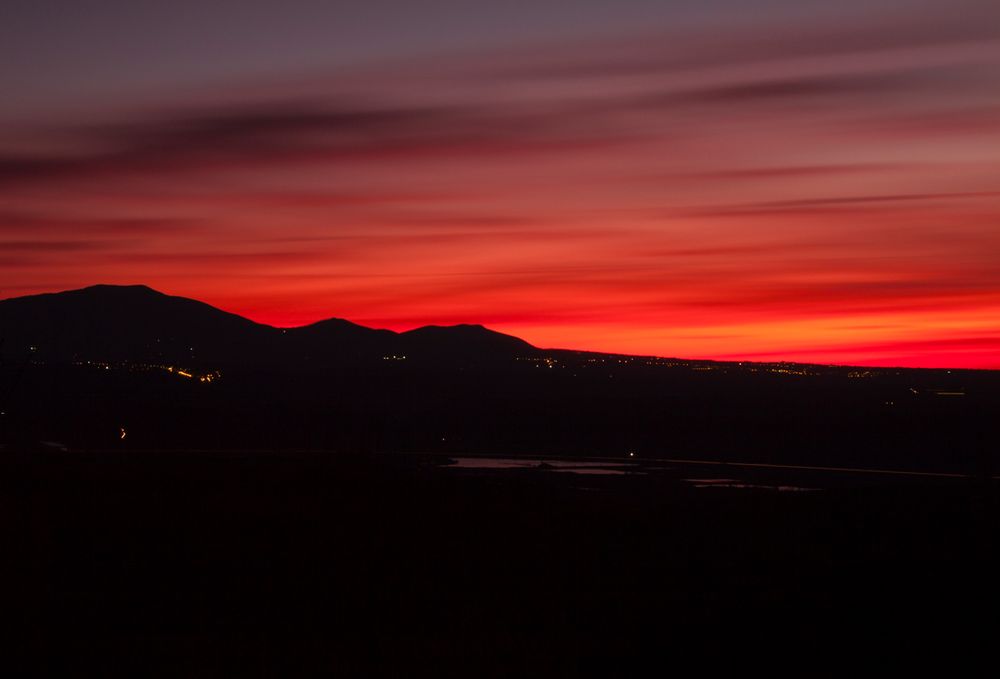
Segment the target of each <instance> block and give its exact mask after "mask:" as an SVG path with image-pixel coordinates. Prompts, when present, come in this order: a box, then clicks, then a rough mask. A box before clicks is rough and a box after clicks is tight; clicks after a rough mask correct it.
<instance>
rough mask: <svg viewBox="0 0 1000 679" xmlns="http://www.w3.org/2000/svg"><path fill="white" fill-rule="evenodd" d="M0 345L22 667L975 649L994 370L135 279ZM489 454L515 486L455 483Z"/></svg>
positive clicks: (802, 661) (537, 666) (981, 604)
mask: <svg viewBox="0 0 1000 679" xmlns="http://www.w3.org/2000/svg"><path fill="white" fill-rule="evenodd" d="M0 339H2V341H3V344H2V346H0V358H2V366H0V412H2V413H3V414H2V415H0V444H3V448H2V450H0V553H2V556H0V568H2V571H0V582H2V583H3V585H2V588H0V610H3V611H4V614H3V618H4V621H5V622H6V623H8V627H9V628H10V631H9V632H7V633H6V634H5V636H4V637H3V638H4V640H5V641H6V642H8V644H9V646H10V647H11V650H12V652H11V653H10V654H8V655H7V656H6V663H7V665H8V666H11V667H12V670H13V671H12V672H11V673H10V676H25V675H28V674H47V675H50V676H51V675H56V676H66V675H69V674H73V675H78V674H90V673H92V672H93V671H94V670H96V671H97V673H99V674H103V675H120V676H192V677H194V676H197V677H216V676H217V677H229V676H251V677H252V676H289V675H292V674H300V673H307V674H340V675H346V676H373V675H381V674H389V675H395V676H422V675H430V676H443V675H457V676H520V675H528V676H537V675H549V676H552V675H555V676H562V675H572V674H583V673H586V672H595V671H596V672H598V673H600V674H605V675H614V676H631V675H633V674H636V673H638V671H639V670H640V669H645V671H647V672H650V673H655V674H657V675H661V674H667V673H672V672H680V673H682V674H691V673H692V672H695V671H696V672H698V673H699V674H708V675H710V676H714V675H718V674H723V673H728V671H729V670H731V669H732V668H734V667H735V668H736V669H738V670H739V669H744V668H748V667H754V668H758V669H759V668H764V669H765V670H766V671H768V672H769V673H783V674H795V675H803V674H804V675H825V676H842V675H843V674H845V673H848V672H849V673H852V674H862V675H872V674H885V673H887V672H893V671H896V670H899V669H900V667H901V665H906V666H909V667H910V668H917V669H922V670H924V671H930V670H931V669H932V668H934V662H933V661H934V660H938V661H942V660H943V661H944V662H945V663H946V664H945V665H944V666H943V667H945V668H946V669H947V671H948V672H949V673H950V674H966V673H967V672H963V671H962V669H961V668H962V666H963V664H964V663H967V662H968V663H973V662H975V661H976V660H977V659H980V658H983V657H987V658H988V654H990V653H991V652H992V648H993V646H992V644H993V639H992V637H993V624H992V622H991V621H992V620H993V619H995V611H996V604H997V597H996V591H997V590H996V572H997V571H996V568H997V565H998V564H997V559H996V535H997V525H998V524H997V518H998V513H1000V509H998V504H997V492H996V491H997V487H996V486H997V480H996V479H995V478H994V474H995V471H994V469H995V462H996V456H997V443H998V440H1000V437H998V432H997V427H998V424H997V422H998V418H997V416H996V413H997V412H1000V374H998V373H996V372H991V371H958V370H953V371H946V370H907V369H868V368H850V367H843V368H838V367H825V366H810V365H798V364H788V363H772V364H764V363H743V364H740V363H717V362H710V361H685V360H680V359H665V358H653V357H635V356H616V355H607V354H594V353H586V352H568V351H559V350H547V349H539V348H536V347H532V346H530V345H528V344H526V343H524V342H522V341H521V340H519V339H517V338H513V337H509V336H506V335H502V334H499V333H493V332H491V331H489V330H487V329H485V328H482V327H480V326H457V327H449V328H423V329H419V330H415V331H412V332H408V333H393V332H388V331H380V330H371V329H368V328H363V327H361V326H358V325H355V324H352V323H349V322H347V321H341V320H336V319H332V320H330V321H324V322H321V323H317V324H314V325H311V326H307V327H304V328H296V329H287V330H282V329H277V328H270V327H267V326H262V325H259V324H255V323H253V322H251V321H248V320H246V319H242V318H240V317H237V316H233V315H231V314H226V313H224V312H221V311H219V310H217V309H213V308H211V307H209V306H206V305H203V304H200V303H198V302H194V301H192V300H184V299H180V298H173V297H168V296H165V295H161V294H159V293H156V292H155V291H152V290H150V289H148V288H143V287H128V288H116V287H109V286H97V287H95V288H88V289H85V290H80V291H73V292H69V293H60V294H56V295H43V296H37V297H28V298H20V299H13V300H6V301H2V302H0ZM123 434H124V438H123ZM476 454H478V455H496V456H503V457H506V458H514V459H513V461H512V462H510V464H513V465H515V466H514V467H513V468H508V469H492V468H476V467H477V465H478V466H488V465H487V463H486V462H485V461H483V460H479V459H477V460H473V463H474V464H462V465H458V466H449V462H451V461H452V460H453V459H454V458H457V457H459V456H465V455H476ZM678 458H683V459H685V460H689V461H690V462H685V463H681V462H677V461H676V459H678ZM664 460H674V461H664ZM543 461H544V462H543ZM599 461H600V462H599ZM611 461H614V462H611ZM699 462H701V463H707V464H698V463H699ZM480 463H482V464H480ZM602 463H603V464H604V465H611V466H599V465H600V464H602ZM517 465H520V466H517ZM747 465H773V466H747ZM782 465H789V467H784V466H782ZM803 467H837V468H860V469H869V470H870V469H880V470H896V471H902V472H929V473H934V474H937V475H929V476H924V475H913V474H872V473H864V472H861V471H854V472H850V471H829V470H818V469H804V468H803ZM802 488H808V489H810V490H801V489H802ZM13 651H17V652H16V653H15V652H13ZM988 659H989V661H990V662H992V658H988ZM644 662H647V663H648V662H652V665H648V664H647V665H643V663H644ZM691 662H696V663H697V664H696V665H695V666H694V667H691V666H690V663H691Z"/></svg>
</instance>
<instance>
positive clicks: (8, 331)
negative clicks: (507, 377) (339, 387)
mask: <svg viewBox="0 0 1000 679" xmlns="http://www.w3.org/2000/svg"><path fill="white" fill-rule="evenodd" d="M0 340H2V341H3V343H4V345H3V349H2V350H3V354H4V355H6V356H7V357H8V358H13V359H18V358H23V357H26V356H31V357H33V358H36V359H37V360H41V361H51V362H67V361H81V360H92V361H134V362H171V363H183V364H186V365H199V364H200V365H210V366H214V367H217V366H227V365H233V364H244V365H245V364H250V365H257V366H275V365H281V366H283V367H291V366H295V365H306V366H315V365H338V364H341V363H344V362H349V361H357V360H364V359H381V358H383V357H384V356H399V357H402V356H406V357H407V359H410V360H417V361H438V360H442V359H449V360H464V361H491V360H497V359H504V360H506V359H510V358H511V357H514V356H520V355H531V354H533V353H534V352H535V349H534V347H532V346H531V345H530V344H528V343H527V342H525V341H523V340H521V339H518V338H516V337H512V336H510V335H504V334H502V333H498V332H494V331H491V330H488V329H486V328H484V327H482V326H478V325H457V326H447V327H441V326H428V327H424V328H417V329H416V330H411V331H408V332H403V333H396V332H393V331H390V330H376V329H372V328H367V327H364V326H361V325H357V324H355V323H351V322H350V321H346V320H342V319H337V318H331V319H328V320H324V321H319V322H317V323H313V324H311V325H307V326H302V327H298V328H275V327H272V326H268V325H263V324H260V323H255V322H253V321H251V320H249V319H246V318H243V317H241V316H237V315H235V314H231V313H228V312H225V311H222V310H220V309H217V308H215V307H212V306H210V305H208V304H205V303H203V302H199V301H196V300H193V299H187V298H184V297H175V296H171V295H166V294H163V293H161V292H157V291H156V290H153V289H152V288H149V287H147V286H144V285H131V286H115V285H95V286H92V287H88V288H82V289H79V290H70V291H67V292H59V293H49V294H42V295H32V296H27V297H17V298H12V299H7V300H3V301H0Z"/></svg>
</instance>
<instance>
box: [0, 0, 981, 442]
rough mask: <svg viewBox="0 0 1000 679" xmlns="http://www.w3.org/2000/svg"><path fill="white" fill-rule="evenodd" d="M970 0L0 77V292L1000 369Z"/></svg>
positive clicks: (574, 343)
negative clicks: (31, 78)
mask: <svg viewBox="0 0 1000 679" xmlns="http://www.w3.org/2000/svg"><path fill="white" fill-rule="evenodd" d="M112 4H114V3H112ZM386 4H390V5H391V4H392V3H386ZM623 4H624V5H629V6H630V5H631V4H632V3H623ZM638 4H642V3H638ZM708 4H711V3H708ZM718 4H719V5H725V6H726V7H730V5H729V4H728V3H724V2H720V3H718ZM965 4H967V5H968V6H967V7H965V5H964V4H963V3H957V4H950V5H947V6H945V4H944V3H936V4H935V3H914V2H910V3H901V2H877V3H870V4H865V6H862V3H846V5H847V7H845V8H844V10H843V11H842V12H840V13H839V14H837V15H836V16H831V15H830V14H829V13H826V14H821V13H815V14H808V13H794V14H793V13H791V12H790V11H786V10H789V8H791V7H793V5H792V3H771V4H768V3H765V5H767V6H768V7H770V8H771V9H770V10H768V12H765V13H763V14H762V15H761V16H755V17H751V16H743V15H742V13H745V14H750V12H749V10H747V9H742V10H741V9H740V7H742V5H735V6H733V9H732V10H731V11H730V12H728V13H727V12H721V13H719V14H718V16H711V15H708V14H704V15H703V14H698V13H683V16H681V17H680V18H679V19H678V20H677V21H671V20H670V17H669V16H666V15H662V16H661V15H659V14H658V15H657V16H656V17H655V18H656V21H655V22H651V21H644V20H643V19H644V17H643V16H642V15H641V14H638V13H637V14H635V16H634V21H632V20H631V19H630V21H625V20H623V21H622V22H620V23H618V24H613V25H610V26H607V25H606V24H605V23H604V22H602V21H601V20H600V19H599V17H597V16H596V15H594V17H593V18H591V19H587V20H586V21H584V19H583V18H581V19H580V21H579V22H577V21H571V22H569V24H567V25H566V26H564V27H563V29H562V30H559V31H555V30H553V31H551V32H550V34H548V35H546V34H538V33H537V32H532V31H527V30H525V31H520V30H519V28H518V25H516V24H512V25H506V24H502V23H501V24H500V25H499V28H497V29H496V30H497V31H498V32H499V35H498V37H497V39H495V40H488V39H486V38H485V37H484V38H483V39H482V40H479V41H477V40H469V41H465V42H449V40H448V39H445V38H444V37H442V38H441V40H439V41H434V40H431V39H430V38H428V39H427V40H416V39H414V40H413V41H411V42H405V41H403V42H396V43H395V44H394V45H393V47H392V48H391V49H389V48H385V50H384V51H383V52H376V51H372V52H371V53H365V54H362V53H360V52H359V53H358V54H339V53H338V54H332V53H331V54H323V53H316V54H312V53H310V54H309V55H305V56H302V58H301V59H300V60H298V61H296V62H295V63H292V61H291V57H288V56H287V55H286V57H287V58H286V57H282V58H281V62H280V63H276V64H275V67H274V68H271V69H267V68H263V67H262V66H260V59H259V58H257V57H255V58H254V59H253V60H252V63H248V64H247V65H246V66H245V68H234V69H233V70H232V71H231V72H223V71H222V70H221V69H222V65H221V64H225V63H228V60H229V59H230V57H232V60H234V61H235V60H237V57H238V55H239V54H241V53H242V52H241V51H244V50H245V51H247V52H248V53H249V51H250V50H251V46H252V45H251V42H249V41H248V42H247V44H242V43H241V44H239V45H228V46H227V45H219V46H218V47H217V49H218V50H219V51H220V53H219V55H218V59H217V60H214V61H212V63H213V64H214V65H213V66H212V67H211V68H213V69H215V70H213V71H212V72H211V73H209V74H205V73H203V72H201V71H199V70H198V64H197V63H189V62H190V61H192V60H193V59H186V58H185V59H182V60H181V62H179V63H178V64H177V65H176V66H175V67H174V68H173V69H172V70H171V69H157V68H153V67H152V66H150V68H151V69H153V72H151V73H150V74H149V78H150V79H152V80H153V81H154V82H143V83H142V84H141V86H140V84H137V83H138V82H139V81H138V80H133V79H129V78H128V77H126V76H127V75H128V69H127V68H126V67H124V66H123V67H122V68H123V70H122V71H121V73H119V74H118V75H119V76H120V78H121V79H120V82H118V81H115V77H112V76H109V82H103V83H92V84H90V85H88V84H87V81H88V78H87V73H86V72H84V71H83V70H81V72H80V73H74V72H73V71H72V69H71V67H70V66H68V65H65V64H64V66H63V70H62V71H59V70H58V69H57V68H56V66H52V67H51V68H52V70H51V72H46V73H47V75H45V76H44V78H43V82H41V83H40V84H38V85H37V87H35V89H34V90H32V86H31V85H30V84H29V83H26V82H25V81H24V79H23V77H22V78H21V79H20V80H19V81H17V82H15V78H14V72H13V71H12V70H11V69H12V68H14V66H11V65H10V64H8V65H5V66H4V67H3V68H4V69H5V70H3V72H2V74H3V77H4V81H3V83H4V84H5V91H6V92H14V93H17V92H22V93H24V95H25V96H24V97H23V98H22V100H21V102H20V103H19V104H17V105H14V106H11V107H10V108H9V109H8V110H6V111H4V112H3V113H2V114H0V297H3V298H6V297H14V296H20V295H27V294H33V293H38V292H51V291H57V290H65V289H70V288H78V287H83V286H87V285H92V284H95V283H114V284H135V283H143V284H146V285H149V286H152V287H153V288H156V289H158V290H160V291H163V292H166V293H170V294H174V295H183V296H186V297H193V298H196V299H200V300H203V301H205V302H208V303H210V304H213V305H215V306H218V307H220V308H222V309H225V310H227V311H232V312H235V313H238V314H241V315H244V316H247V317H249V318H252V319H254V320H256V321H260V322H263V323H268V324H272V325H278V326H292V325H302V324H308V323H311V322H314V321H317V320H320V319H324V318H329V317H340V318H346V319H349V320H352V321H354V322H357V323H361V324H364V325H369V326H375V327H385V328H390V329H395V330H405V329H409V328H413V327H416V326H420V325H425V324H453V323H481V324H484V325H487V326H488V327H490V328H493V329H495V330H499V331H502V332H506V333H510V334H513V335H517V336H519V337H522V338H524V339H525V340H527V341H529V342H531V343H532V344H535V345H536V346H540V347H560V348H575V349H587V350H596V351H607V352H619V353H637V354H653V355H661V356H677V357H685V358H718V359H727V360H728V359H734V360H743V359H746V360H767V361H777V360H789V361H809V362H822V363H845V364H856V365H888V366H895V365H901V366H903V365H905V366H921V367H956V368H958V367H976V368H1000V164H998V162H997V161H998V159H1000V11H998V10H997V9H996V5H993V4H991V3H977V2H969V3H965ZM541 5H543V6H544V7H548V3H541ZM855 5H856V6H855ZM583 6H587V3H583ZM915 6H919V11H916V10H915V9H914V8H915ZM935 8H937V9H935ZM317 11H318V10H317ZM441 11H442V12H444V11H445V10H443V9H442V10H441ZM539 11H540V12H541V13H542V17H541V18H540V19H539V21H542V19H544V17H545V16H548V15H547V14H545V12H546V11H547V10H545V9H544V8H543V9H542V10H539ZM580 11H581V15H580V16H581V17H584V18H585V15H586V10H584V9H581V10H580ZM650 11H652V10H650ZM442 16H445V15H442ZM448 16H450V15H448ZM456 17H457V18H455V22H456V24H461V22H462V21H465V19H463V18H462V15H461V13H460V12H458V14H457V15H456ZM630 17H632V15H628V16H626V19H628V18H630ZM439 18H440V17H439ZM248 21H249V19H248ZM303 21H305V19H303ZM497 21H499V19H497ZM468 22H469V24H468V30H469V32H470V34H469V35H470V37H471V38H475V37H476V36H477V35H478V33H476V31H483V35H484V36H485V35H486V29H484V28H481V27H479V25H478V24H476V25H473V24H472V23H471V22H472V20H471V19H468ZM425 24H426V26H425ZM420 25H421V26H424V28H423V29H421V30H426V31H428V32H433V23H432V22H430V21H427V22H424V23H421V24H420ZM94 30H95V31H96V30H97V29H96V28H95V29H94ZM147 30H149V27H147ZM261 30H263V29H261ZM331 30H332V29H331ZM343 30H344V31H347V30H348V29H347V28H344V29H343ZM389 30H390V29H389V28H385V31H389ZM440 30H441V31H446V28H444V27H442V28H440ZM385 35H386V36H387V37H388V36H389V35H390V33H386V34H385ZM393 35H394V34H393ZM333 38H336V35H334V36H333ZM400 40H401V39H400ZM316 44H317V45H321V44H322V43H321V42H320V41H319V38H318V37H317V43H316ZM25 49H27V48H25ZM67 49H68V48H67ZM197 49H200V50H207V49H209V48H208V47H206V46H205V45H202V46H201V47H199V48H197ZM303 49H304V48H303ZM319 49H320V48H319V47H317V50H319ZM331 49H332V48H331ZM344 49H346V48H344ZM372 49H373V50H374V48H372ZM26 53H27V52H26ZM199 54H201V52H199ZM60 55H61V56H60V59H62V60H63V61H65V62H66V64H69V63H70V61H71V60H72V55H71V54H70V53H69V52H66V54H62V53H60ZM307 57H308V58H307ZM95 58H96V57H95ZM15 61H16V60H15ZM79 68H80V69H85V68H86V64H82V65H80V66H79ZM95 68H96V67H95ZM22 75H23V74H22ZM74 76H78V78H76V77H74ZM40 77H42V76H40ZM46 79H47V80H46ZM8 83H12V84H10V85H9V86H7V85H8ZM18 83H20V84H18ZM152 85H156V86H157V88H156V90H157V94H156V95H155V96H154V95H151V94H150V93H149V92H150V91H151V90H152V87H151V86H152ZM14 99H17V97H16V96H15V97H14ZM122 437H124V430H123V431H122Z"/></svg>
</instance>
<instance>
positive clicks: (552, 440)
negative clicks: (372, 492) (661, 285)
mask: <svg viewBox="0 0 1000 679" xmlns="http://www.w3.org/2000/svg"><path fill="white" fill-rule="evenodd" d="M0 340H2V346H0V361H2V363H0V411H2V412H3V413H4V415H2V416H0V444H3V443H6V444H8V445H11V444H20V445H22V446H24V445H26V444H27V445H31V444H32V442H38V441H52V442H57V443H60V444H62V445H65V446H68V447H69V448H71V449H75V450H86V449H107V448H111V447H112V446H115V447H118V448H121V449H126V450H165V449H178V450H192V449H199V450H246V449H255V450H256V449H270V450H282V449H284V450H304V449H308V450H323V451H329V452H340V453H355V452H438V453H463V454H464V453H481V454H494V455H511V454H529V455H539V454H549V455H552V454H565V455H597V456H611V457H615V456H623V455H626V454H628V453H630V452H632V453H635V454H637V455H638V456H640V457H670V458H701V459H713V460H714V459H720V458H721V459H728V460H730V461H745V462H766V463H793V464H813V465H817V464H818V465H833V466H861V467H878V468H884V467H888V468H893V469H897V468H898V469H920V470H932V471H948V472H957V473H968V474H976V475H991V474H992V473H994V472H993V471H992V470H993V469H994V468H995V464H994V463H995V461H996V459H995V458H996V455H997V446H996V442H997V441H998V438H1000V437H998V427H1000V424H998V422H1000V418H997V417H996V413H997V412H1000V372H997V371H971V370H951V371H948V370H914V369H874V368H850V367H839V368H838V367H829V366H811V365H799V364H789V363H719V362H711V361H685V360H680V359H668V358H655V357H639V356H617V355H611V354H597V353H587V352H572V351H560V350H547V349H539V348H536V347H533V346H531V345H529V344H528V343H526V342H524V341H522V340H520V339H517V338H515V337H511V336H508V335H503V334H500V333H495V332H492V331H490V330H487V329H485V328H483V327H481V326H472V325H465V326H453V327H426V328H420V329H417V330H413V331H410V332H405V333H394V332H390V331H386V330H372V329H369V328H364V327H362V326H358V325H355V324H353V323H350V322H348V321H343V320H337V319H331V320H329V321H323V322H320V323H316V324H313V325H310V326H306V327H302V328H294V329H278V328H272V327H269V326H264V325H259V324H256V323H253V322H251V321H249V320H247V319H244V318H240V317H238V316H234V315H232V314H228V313H225V312H223V311H220V310H218V309H214V308H212V307H210V306H207V305H205V304H202V303H200V302H195V301H193V300H188V299H183V298H177V297H169V296H167V295H163V294H160V293H158V292H155V291H153V290H151V289H149V288H146V287H143V286H134V287H114V286H95V287H92V288H86V289H83V290H76V291H71V292H66V293H58V294H51V295H38V296H33V297H22V298H16V299H10V300H5V301H0ZM122 430H124V432H125V438H124V439H122V438H121V434H122Z"/></svg>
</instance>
